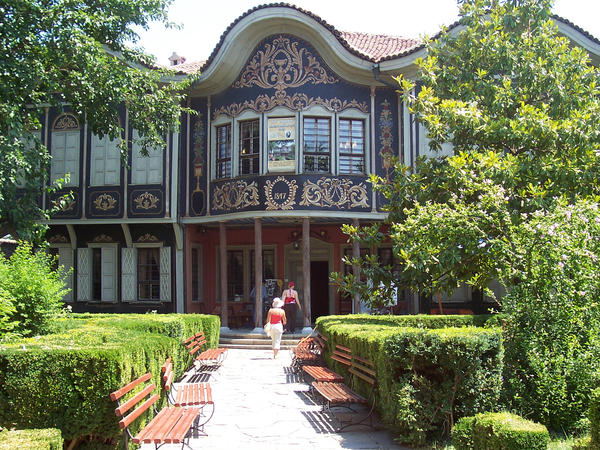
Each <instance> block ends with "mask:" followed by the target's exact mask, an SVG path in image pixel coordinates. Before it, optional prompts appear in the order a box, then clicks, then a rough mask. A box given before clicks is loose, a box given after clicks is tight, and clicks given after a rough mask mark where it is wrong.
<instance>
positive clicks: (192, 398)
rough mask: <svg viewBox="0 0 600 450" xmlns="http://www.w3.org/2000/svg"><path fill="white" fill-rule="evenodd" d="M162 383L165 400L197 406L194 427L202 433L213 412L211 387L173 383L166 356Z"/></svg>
mask: <svg viewBox="0 0 600 450" xmlns="http://www.w3.org/2000/svg"><path fill="white" fill-rule="evenodd" d="M161 373H162V385H163V389H164V390H165V392H166V393H167V401H168V402H169V404H170V405H173V406H183V407H194V408H198V409H199V411H200V414H199V415H198V420H197V421H196V424H195V427H196V428H197V429H198V431H199V432H201V433H204V434H206V433H205V432H204V425H205V424H206V423H207V422H208V421H209V420H210V419H211V418H212V416H213V414H214V413H215V402H214V400H213V398H212V389H211V386H210V384H209V383H179V384H178V385H177V387H175V385H174V384H173V380H174V378H175V372H173V363H172V362H171V358H167V360H166V361H165V363H164V364H163V366H162V367H161Z"/></svg>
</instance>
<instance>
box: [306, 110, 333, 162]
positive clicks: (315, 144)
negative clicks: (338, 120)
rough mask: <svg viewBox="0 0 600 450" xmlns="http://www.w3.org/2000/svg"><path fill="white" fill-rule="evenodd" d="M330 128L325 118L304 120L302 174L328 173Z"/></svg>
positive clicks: (307, 118)
mask: <svg viewBox="0 0 600 450" xmlns="http://www.w3.org/2000/svg"><path fill="white" fill-rule="evenodd" d="M330 142H331V126H330V121H329V119H327V118H318V117H305V118H304V172H312V173H328V172H330V160H331V156H330V155H331V149H330Z"/></svg>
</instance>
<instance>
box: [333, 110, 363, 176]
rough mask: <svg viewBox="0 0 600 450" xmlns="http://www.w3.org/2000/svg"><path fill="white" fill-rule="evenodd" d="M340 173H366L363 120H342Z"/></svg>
mask: <svg viewBox="0 0 600 450" xmlns="http://www.w3.org/2000/svg"><path fill="white" fill-rule="evenodd" d="M339 138H340V144H339V154H340V173H341V174H362V173H365V127H364V121H363V120H353V119H340V135H339Z"/></svg>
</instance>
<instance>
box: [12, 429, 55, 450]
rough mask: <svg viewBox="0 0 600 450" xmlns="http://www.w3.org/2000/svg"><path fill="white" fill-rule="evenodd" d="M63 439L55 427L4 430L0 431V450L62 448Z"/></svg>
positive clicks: (51, 449) (47, 449)
mask: <svg viewBox="0 0 600 450" xmlns="http://www.w3.org/2000/svg"><path fill="white" fill-rule="evenodd" d="M62 448H63V439H62V436H61V435H60V430H57V429H56V428H45V429H34V430H10V431H8V430H5V431H2V432H0V450H15V449H19V450H62Z"/></svg>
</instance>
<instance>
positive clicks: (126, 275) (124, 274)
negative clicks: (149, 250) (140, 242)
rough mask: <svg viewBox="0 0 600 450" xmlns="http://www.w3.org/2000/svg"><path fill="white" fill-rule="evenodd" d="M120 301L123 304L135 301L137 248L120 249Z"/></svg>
mask: <svg viewBox="0 0 600 450" xmlns="http://www.w3.org/2000/svg"><path fill="white" fill-rule="evenodd" d="M121 299H122V300H123V301H124V302H131V301H134V300H136V299H137V248H129V247H125V248H122V249H121Z"/></svg>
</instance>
